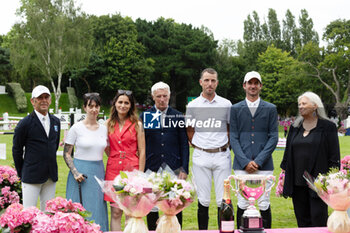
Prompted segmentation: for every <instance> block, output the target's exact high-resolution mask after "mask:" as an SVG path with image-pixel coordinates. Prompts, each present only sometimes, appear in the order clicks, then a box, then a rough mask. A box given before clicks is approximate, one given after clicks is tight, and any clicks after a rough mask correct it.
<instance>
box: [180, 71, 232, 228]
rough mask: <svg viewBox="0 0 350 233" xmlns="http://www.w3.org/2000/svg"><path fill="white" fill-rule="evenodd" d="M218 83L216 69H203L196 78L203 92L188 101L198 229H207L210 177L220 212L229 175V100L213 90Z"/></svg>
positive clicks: (188, 126)
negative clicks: (225, 182)
mask: <svg viewBox="0 0 350 233" xmlns="http://www.w3.org/2000/svg"><path fill="white" fill-rule="evenodd" d="M218 83H219V80H218V74H217V72H216V71H215V70H214V69H212V68H207V69H204V70H203V71H202V73H201V77H200V80H199V84H200V85H201V86H202V93H201V94H200V96H199V97H197V98H196V99H195V100H193V101H191V102H190V103H189V104H188V106H187V111H186V120H187V122H186V123H187V135H188V139H189V141H190V143H191V144H192V146H193V147H194V150H193V157H192V161H193V167H192V169H193V170H192V171H193V176H194V182H195V185H196V187H197V195H198V212H197V217H198V227H199V230H207V229H208V220H209V213H208V211H209V204H210V192H211V186H212V178H214V186H215V194H216V204H217V206H218V213H219V207H220V204H221V201H222V196H223V188H224V179H226V178H227V177H228V176H229V175H230V174H231V154H230V149H229V138H228V122H229V119H230V116H229V113H230V107H231V102H230V101H229V100H227V99H225V98H223V97H220V96H218V95H217V94H216V93H215V90H216V88H217V86H218ZM218 224H219V222H218Z"/></svg>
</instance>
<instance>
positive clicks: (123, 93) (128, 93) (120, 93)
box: [118, 90, 132, 96]
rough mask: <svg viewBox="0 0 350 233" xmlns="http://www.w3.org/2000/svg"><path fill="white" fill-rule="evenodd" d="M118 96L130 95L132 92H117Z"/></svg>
mask: <svg viewBox="0 0 350 233" xmlns="http://www.w3.org/2000/svg"><path fill="white" fill-rule="evenodd" d="M118 95H129V96H130V95H132V91H129V90H118Z"/></svg>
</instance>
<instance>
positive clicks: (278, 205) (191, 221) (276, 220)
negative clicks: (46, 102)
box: [0, 132, 350, 230]
mask: <svg viewBox="0 0 350 233" xmlns="http://www.w3.org/2000/svg"><path fill="white" fill-rule="evenodd" d="M61 135H63V132H62V133H61ZM280 135H282V134H281V133H280ZM12 137H13V135H0V143H6V152H7V159H6V160H0V165H13V160H12V156H11V149H12ZM339 141H340V151H341V156H342V157H344V156H345V155H350V137H339ZM60 150H62V148H60ZM232 157H233V156H232ZM282 157H283V151H282V150H275V152H274V153H273V159H274V164H275V171H274V175H275V176H276V178H277V179H278V176H279V173H280V170H281V169H280V168H279V165H280V163H281V160H282ZM104 160H105V164H106V160H107V157H106V156H105V158H104ZM57 161H58V167H59V174H58V176H59V180H58V182H57V186H56V187H57V188H56V196H62V197H65V194H66V181H67V175H68V168H67V166H66V164H65V162H64V160H63V157H62V156H58V157H57ZM191 164H192V163H190V166H191ZM190 175H191V174H190ZM231 197H232V200H233V206H234V207H235V208H236V202H237V198H236V197H235V196H234V195H233V194H232V193H231ZM211 200H212V201H211V204H210V209H209V214H210V219H209V229H212V230H214V229H217V220H216V219H217V215H216V214H217V207H216V204H215V194H214V191H213V190H212V194H211ZM271 209H272V218H273V223H272V227H273V228H292V227H297V224H296V219H295V216H294V212H293V206H292V202H291V199H284V198H278V197H276V195H275V188H274V189H273V190H272V195H271ZM183 229H185V230H191V229H198V226H197V201H195V202H194V203H193V204H192V205H190V206H189V207H187V208H186V209H185V210H184V212H183Z"/></svg>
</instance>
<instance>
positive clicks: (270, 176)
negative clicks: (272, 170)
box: [265, 175, 276, 195]
mask: <svg viewBox="0 0 350 233" xmlns="http://www.w3.org/2000/svg"><path fill="white" fill-rule="evenodd" d="M267 180H272V184H271V185H270V187H269V188H267V189H266V190H265V193H266V195H268V193H269V192H270V191H271V189H272V188H273V186H275V183H276V177H275V176H273V175H269V176H267V177H266V181H267Z"/></svg>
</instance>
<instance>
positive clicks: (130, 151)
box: [104, 119, 139, 202]
mask: <svg viewBox="0 0 350 233" xmlns="http://www.w3.org/2000/svg"><path fill="white" fill-rule="evenodd" d="M108 139H109V146H110V152H109V157H108V160H107V167H106V176H105V180H114V178H115V177H116V176H117V175H119V173H120V171H132V170H134V169H139V157H138V156H137V134H136V129H135V124H132V123H131V121H130V120H129V119H128V120H126V121H125V124H124V126H123V129H122V131H119V124H118V122H116V124H115V127H114V132H113V133H111V134H108ZM104 199H105V200H106V201H109V202H114V201H113V200H112V199H111V198H110V197H108V196H106V195H105V196H104Z"/></svg>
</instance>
